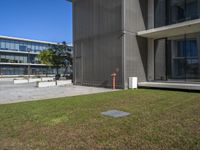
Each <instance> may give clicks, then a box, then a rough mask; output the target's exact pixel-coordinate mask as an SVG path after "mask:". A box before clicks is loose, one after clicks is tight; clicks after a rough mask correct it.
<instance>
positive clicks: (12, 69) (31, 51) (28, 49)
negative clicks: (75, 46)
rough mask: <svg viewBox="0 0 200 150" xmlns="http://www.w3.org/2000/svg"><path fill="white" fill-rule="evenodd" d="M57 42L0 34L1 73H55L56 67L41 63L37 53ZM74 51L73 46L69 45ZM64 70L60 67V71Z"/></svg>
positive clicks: (70, 49)
mask: <svg viewBox="0 0 200 150" xmlns="http://www.w3.org/2000/svg"><path fill="white" fill-rule="evenodd" d="M56 44H57V43H53V42H46V41H37V40H29V39H22V38H13V37H7V36H0V75H2V76H4V75H27V74H28V72H29V71H28V68H29V66H30V73H31V75H44V74H54V73H55V68H50V67H49V66H47V65H45V64H41V63H40V62H39V60H38V58H37V55H38V54H39V53H40V52H41V51H43V50H45V49H48V48H49V47H50V46H51V45H56ZM68 51H72V47H71V46H69V47H68ZM63 71H64V70H63V69H60V73H62V72H63Z"/></svg>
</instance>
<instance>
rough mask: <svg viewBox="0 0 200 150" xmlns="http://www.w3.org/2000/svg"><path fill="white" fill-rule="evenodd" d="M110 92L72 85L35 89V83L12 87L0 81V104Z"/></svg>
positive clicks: (11, 83)
mask: <svg viewBox="0 0 200 150" xmlns="http://www.w3.org/2000/svg"><path fill="white" fill-rule="evenodd" d="M110 91H113V90H111V89H106V88H95V87H85V86H73V85H70V86H63V87H49V88H37V87H36V86H35V83H31V84H19V85H14V84H13V82H12V81H0V104H8V103H16V102H23V101H33V100H43V99H51V98H58V97H70V96H77V95H86V94H94V93H102V92H110Z"/></svg>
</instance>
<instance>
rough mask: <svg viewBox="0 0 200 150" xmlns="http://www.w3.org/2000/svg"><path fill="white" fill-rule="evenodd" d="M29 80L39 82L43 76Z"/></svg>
mask: <svg viewBox="0 0 200 150" xmlns="http://www.w3.org/2000/svg"><path fill="white" fill-rule="evenodd" d="M28 81H29V82H30V83H33V82H39V81H41V78H35V79H29V80H28Z"/></svg>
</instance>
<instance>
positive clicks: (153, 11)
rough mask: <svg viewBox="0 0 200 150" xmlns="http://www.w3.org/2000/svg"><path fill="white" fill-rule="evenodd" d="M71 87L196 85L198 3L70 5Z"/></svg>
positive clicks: (96, 0)
mask: <svg viewBox="0 0 200 150" xmlns="http://www.w3.org/2000/svg"><path fill="white" fill-rule="evenodd" d="M72 3H73V30H74V32H73V33H74V36H73V37H74V43H73V44H74V83H75V84H81V85H92V86H105V87H110V86H111V81H112V80H111V74H112V73H114V72H115V73H117V86H118V88H127V87H128V78H129V77H138V80H139V82H152V81H153V82H155V81H159V82H160V83H161V82H183V83H188V82H192V83H198V82H199V81H200V19H199V18H200V0H74V1H73V2H72Z"/></svg>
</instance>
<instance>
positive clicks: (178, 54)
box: [167, 34, 200, 81]
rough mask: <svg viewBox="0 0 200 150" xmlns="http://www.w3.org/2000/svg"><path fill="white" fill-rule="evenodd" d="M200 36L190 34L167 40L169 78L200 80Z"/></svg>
mask: <svg viewBox="0 0 200 150" xmlns="http://www.w3.org/2000/svg"><path fill="white" fill-rule="evenodd" d="M199 46H200V36H199V34H189V35H184V36H179V37H172V38H168V40H167V78H168V79H169V80H179V81H186V80H187V81H198V80H199V79H200V51H199V50H200V47H199Z"/></svg>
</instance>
